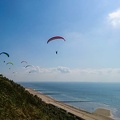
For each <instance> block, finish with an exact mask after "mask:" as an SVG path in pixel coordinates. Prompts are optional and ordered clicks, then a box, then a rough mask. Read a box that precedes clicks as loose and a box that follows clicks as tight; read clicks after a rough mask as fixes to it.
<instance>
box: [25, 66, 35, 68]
mask: <svg viewBox="0 0 120 120" xmlns="http://www.w3.org/2000/svg"><path fill="white" fill-rule="evenodd" d="M28 67H34V66H33V65H27V66H25V68H28Z"/></svg>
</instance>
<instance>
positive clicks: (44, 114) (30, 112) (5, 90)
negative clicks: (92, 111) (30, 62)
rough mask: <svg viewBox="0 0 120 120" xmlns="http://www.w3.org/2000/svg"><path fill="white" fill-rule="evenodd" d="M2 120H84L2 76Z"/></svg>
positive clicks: (0, 83)
mask: <svg viewBox="0 0 120 120" xmlns="http://www.w3.org/2000/svg"><path fill="white" fill-rule="evenodd" d="M0 120H82V119H80V118H77V117H75V116H73V115H71V114H68V113H67V112H66V111H64V110H62V109H59V108H57V107H55V106H53V105H51V104H46V103H44V102H43V101H42V100H41V99H40V98H38V97H37V96H33V95H31V94H30V93H29V92H27V91H25V88H24V87H22V86H20V85H19V84H16V83H14V82H13V81H12V80H9V79H7V78H6V77H3V76H2V75H0Z"/></svg>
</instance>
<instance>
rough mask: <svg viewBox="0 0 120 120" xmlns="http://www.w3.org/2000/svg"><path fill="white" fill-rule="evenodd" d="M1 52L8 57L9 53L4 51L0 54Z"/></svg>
mask: <svg viewBox="0 0 120 120" xmlns="http://www.w3.org/2000/svg"><path fill="white" fill-rule="evenodd" d="M2 54H5V55H7V56H8V57H9V54H8V53H6V52H1V53H0V55H2Z"/></svg>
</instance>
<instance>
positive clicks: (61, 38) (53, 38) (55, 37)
mask: <svg viewBox="0 0 120 120" xmlns="http://www.w3.org/2000/svg"><path fill="white" fill-rule="evenodd" d="M58 39H60V40H64V41H66V40H65V38H64V37H61V36H54V37H51V38H50V39H48V41H47V44H48V43H49V42H51V41H52V40H58ZM55 53H56V54H58V51H56V52H55Z"/></svg>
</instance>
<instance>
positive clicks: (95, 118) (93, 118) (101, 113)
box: [25, 88, 114, 120]
mask: <svg viewBox="0 0 120 120" xmlns="http://www.w3.org/2000/svg"><path fill="white" fill-rule="evenodd" d="M25 89H26V90H27V91H28V92H29V93H31V94H33V95H37V96H38V97H39V98H41V99H42V101H44V102H45V103H47V104H52V105H54V106H56V107H59V108H61V109H64V110H65V111H66V112H69V113H71V114H74V115H75V116H78V117H80V118H83V119H85V120H114V119H113V118H111V113H110V110H107V109H103V108H98V109H97V110H95V111H94V112H93V113H90V112H87V111H84V110H80V109H77V108H75V107H73V106H70V105H67V104H65V103H62V102H59V101H57V100H55V99H53V98H51V97H49V96H47V95H44V94H43V93H40V92H38V91H36V90H34V89H31V88H25Z"/></svg>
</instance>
